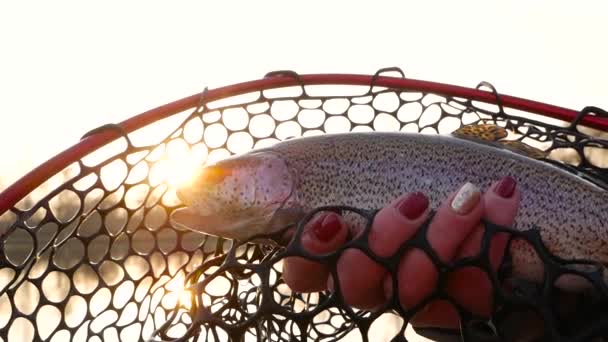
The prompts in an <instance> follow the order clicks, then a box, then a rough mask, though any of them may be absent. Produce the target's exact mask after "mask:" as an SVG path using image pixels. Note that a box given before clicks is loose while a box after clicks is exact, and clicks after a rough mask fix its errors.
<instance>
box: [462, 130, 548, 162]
mask: <svg viewBox="0 0 608 342" xmlns="http://www.w3.org/2000/svg"><path fill="white" fill-rule="evenodd" d="M452 135H453V136H455V137H458V138H462V139H468V140H477V141H479V140H481V141H485V142H491V143H496V144H499V145H500V146H502V147H504V148H506V149H508V150H510V151H512V152H515V153H519V154H522V155H524V156H527V157H530V158H533V159H543V158H546V157H547V155H548V153H547V152H545V151H542V150H539V149H538V148H536V147H532V146H530V145H527V144H525V143H523V142H521V141H517V140H502V139H504V138H506V137H507V136H508V135H509V133H508V132H507V130H506V129H505V128H503V127H500V126H497V125H493V124H479V125H465V126H462V127H460V128H459V129H457V130H456V131H454V132H453V133H452Z"/></svg>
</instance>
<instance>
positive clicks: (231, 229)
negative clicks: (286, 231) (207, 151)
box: [171, 152, 301, 240]
mask: <svg viewBox="0 0 608 342" xmlns="http://www.w3.org/2000/svg"><path fill="white" fill-rule="evenodd" d="M295 188H296V179H295V177H294V175H293V174H292V173H291V172H290V169H289V167H288V165H287V164H286V162H285V161H284V159H283V158H281V157H280V156H279V155H277V154H275V153H272V152H256V153H250V154H245V155H241V156H236V157H231V158H227V159H224V160H221V161H219V162H216V163H214V164H210V165H207V166H204V167H201V168H200V169H199V170H197V171H196V172H195V175H194V176H193V178H192V180H191V181H190V182H188V183H187V184H184V185H182V186H180V187H179V188H178V189H177V191H176V193H177V197H178V198H179V199H180V200H181V201H182V202H183V203H184V204H186V208H181V209H177V210H175V211H174V212H173V213H172V215H171V223H172V224H174V225H176V226H181V227H184V228H188V229H190V230H194V231H198V232H202V233H206V234H211V235H216V236H220V237H224V238H231V239H237V240H246V239H249V238H250V237H252V236H255V235H260V234H271V233H274V232H275V231H277V230H278V229H280V228H282V227H285V225H286V224H288V223H289V221H293V220H297V218H298V217H300V216H301V212H300V210H299V206H298V203H297V198H296V197H297V196H296V193H295Z"/></svg>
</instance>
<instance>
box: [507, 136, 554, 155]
mask: <svg viewBox="0 0 608 342" xmlns="http://www.w3.org/2000/svg"><path fill="white" fill-rule="evenodd" d="M499 142H500V143H501V144H502V145H503V146H505V147H506V148H507V149H509V150H511V151H513V152H517V153H519V154H523V155H525V156H528V157H530V158H534V159H544V158H546V157H547V156H548V155H549V154H548V153H547V152H545V151H543V150H540V149H538V148H536V147H533V146H530V145H527V144H525V143H523V142H521V141H507V140H505V141H499Z"/></svg>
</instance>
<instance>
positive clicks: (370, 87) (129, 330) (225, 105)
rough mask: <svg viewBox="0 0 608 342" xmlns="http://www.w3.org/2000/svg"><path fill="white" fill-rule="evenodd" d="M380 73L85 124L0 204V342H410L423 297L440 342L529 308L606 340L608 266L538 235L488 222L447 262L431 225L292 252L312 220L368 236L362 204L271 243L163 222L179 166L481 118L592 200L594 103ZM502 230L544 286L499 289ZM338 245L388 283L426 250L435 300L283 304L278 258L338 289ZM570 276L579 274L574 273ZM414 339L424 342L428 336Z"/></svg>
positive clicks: (293, 82) (558, 328) (310, 80)
mask: <svg viewBox="0 0 608 342" xmlns="http://www.w3.org/2000/svg"><path fill="white" fill-rule="evenodd" d="M386 72H396V73H401V76H403V73H402V72H401V71H400V70H398V69H395V68H390V69H383V70H381V71H379V72H378V73H376V74H375V75H373V76H361V75H359V76H356V75H350V76H349V75H341V76H340V75H316V76H314V75H303V76H300V75H298V74H296V73H294V72H286V71H285V72H276V73H271V74H269V75H267V77H266V78H265V79H263V80H259V81H254V82H249V83H243V84H240V85H237V86H233V87H227V88H221V89H219V90H210V91H205V92H203V93H202V94H200V95H197V96H195V97H190V98H187V99H185V100H181V101H178V102H176V103H174V104H173V105H169V106H166V107H160V108H159V109H157V110H155V111H151V112H149V113H146V114H142V115H141V116H139V117H136V118H134V119H132V120H129V121H127V122H125V123H123V124H121V125H107V126H104V127H101V128H100V129H96V130H94V131H92V132H90V133H89V134H87V136H86V137H85V138H83V141H82V142H81V143H80V144H78V145H76V146H75V147H73V148H72V149H70V150H68V151H66V152H65V153H64V154H62V155H60V156H58V157H57V158H55V159H54V160H52V161H51V162H49V163H47V164H45V165H43V166H42V167H41V168H39V169H38V170H36V171H34V172H33V173H31V174H30V175H28V176H27V177H29V178H27V177H26V180H22V181H20V182H18V183H17V184H16V185H14V186H13V187H11V188H9V189H7V190H6V191H5V192H4V193H3V194H2V195H0V204H2V205H4V206H5V207H4V208H2V207H1V206H0V208H1V209H0V214H1V216H0V219H1V222H2V223H1V224H2V226H1V227H0V233H1V235H0V236H1V240H2V243H1V244H0V248H1V250H0V338H1V339H2V340H4V341H31V340H51V341H101V340H103V341H114V340H116V341H118V340H121V341H136V340H142V341H143V340H163V341H186V340H189V341H225V340H233V341H248V340H272V341H303V340H322V341H333V340H342V339H344V340H375V341H376V340H396V341H405V340H406V339H409V340H416V339H417V338H418V337H415V335H414V334H413V333H412V331H410V330H409V328H407V326H408V321H409V320H410V318H411V317H412V315H413V314H414V313H416V312H417V311H418V310H420V309H421V308H422V307H423V306H424V305H425V304H426V303H429V302H430V301H431V300H434V299H442V300H447V301H449V302H452V303H453V304H454V306H455V307H456V309H457V310H458V312H459V314H460V316H461V321H462V324H461V329H460V331H458V332H449V331H443V332H441V333H444V335H442V336H449V335H450V334H451V333H453V336H455V337H456V338H457V339H460V338H462V339H464V340H467V341H469V340H470V341H476V340H478V341H499V340H509V339H513V338H514V337H513V336H514V334H515V332H517V331H525V330H526V329H532V328H529V327H525V326H524V325H521V324H520V325H509V322H510V317H513V315H516V316H520V317H528V316H526V315H529V314H530V312H531V313H532V315H536V316H537V317H538V318H540V320H541V322H544V324H542V325H541V329H540V331H541V334H540V335H539V337H538V339H539V340H543V339H544V340H554V341H558V340H572V341H584V340H592V339H593V338H597V339H596V340H601V339H600V338H601V337H602V336H604V335H608V324H607V323H608V322H606V319H608V316H607V315H605V314H604V311H605V307H606V305H604V304H605V302H606V298H607V296H606V295H607V292H608V291H607V290H606V287H605V286H604V284H603V282H602V281H601V276H602V272H603V269H602V267H601V266H600V265H597V264H595V263H594V262H593V261H581V260H578V261H567V260H561V259H559V258H557V257H554V256H552V255H550V254H549V253H548V252H547V250H546V249H545V248H544V247H543V245H542V242H541V240H540V235H539V234H538V232H537V231H534V230H532V231H527V232H518V231H513V230H511V229H509V228H508V227H499V226H496V225H494V224H492V223H491V222H485V226H486V229H485V234H484V238H483V244H482V252H481V253H480V254H479V255H478V256H477V257H471V258H465V259H463V260H458V261H457V262H454V263H443V262H441V261H440V260H439V258H437V256H436V255H435V253H434V251H433V250H432V248H431V247H430V245H429V244H428V242H427V240H426V238H425V231H426V227H423V228H422V229H420V231H419V233H418V234H417V235H416V236H415V237H414V238H413V239H411V240H410V241H408V242H407V243H406V244H405V245H404V246H402V248H400V249H399V251H397V252H396V253H395V255H393V256H391V257H388V258H381V257H378V256H376V255H374V254H373V253H372V252H371V251H370V250H369V248H368V247H367V245H366V243H364V242H365V237H366V234H367V232H368V230H366V231H365V232H364V233H363V234H362V235H361V237H360V238H357V239H354V240H352V241H350V242H348V243H347V244H346V245H344V246H343V247H342V248H341V249H340V250H338V251H336V252H335V253H331V254H328V255H324V256H316V255H311V254H310V253H307V252H306V251H305V250H304V249H303V248H302V246H301V243H300V241H299V237H300V235H301V232H302V227H303V225H304V224H305V223H306V222H307V221H308V219H310V217H312V215H314V213H315V212H318V211H321V210H339V211H341V212H343V213H346V212H349V213H351V214H352V215H359V216H361V217H362V218H363V219H365V220H366V221H367V222H368V228H369V223H370V222H371V221H372V220H373V217H374V214H375V212H374V211H368V210H362V209H359V208H350V207H338V206H336V207H329V208H317V209H316V210H315V211H314V212H311V213H309V215H308V216H307V217H306V218H305V219H304V220H302V221H301V222H299V224H298V225H297V227H296V228H297V232H296V234H295V238H294V239H293V240H292V242H291V243H290V244H289V245H287V246H286V247H281V248H278V247H269V246H264V245H261V244H249V243H247V242H245V241H241V242H235V241H229V240H224V239H221V238H217V237H213V236H207V235H203V234H200V233H196V232H191V231H187V230H183V229H180V228H178V227H172V226H170V223H169V221H168V217H169V216H170V214H171V213H172V211H174V210H175V209H177V208H180V207H181V206H182V204H181V203H180V202H179V200H178V199H177V197H176V195H175V190H174V189H175V186H174V183H173V180H174V179H179V178H180V177H187V174H184V170H187V169H188V166H191V165H200V164H203V163H205V162H211V161H215V160H219V159H222V158H224V157H227V156H229V155H231V154H235V153H243V152H246V151H248V150H250V149H251V148H254V147H261V146H268V145H271V144H273V143H275V142H278V141H281V140H285V139H289V138H292V137H299V136H309V135H315V134H323V133H337V132H349V131H352V132H357V131H373V130H376V131H406V132H420V133H423V134H437V133H442V134H446V133H450V132H452V131H454V130H455V129H457V128H459V127H461V126H462V125H469V124H481V123H492V124H496V125H499V126H502V127H505V128H507V129H508V130H509V132H510V133H509V139H511V140H518V141H521V142H523V143H526V144H528V145H530V146H534V147H537V148H539V149H541V150H544V151H546V152H547V153H549V154H548V157H547V158H546V159H545V161H546V162H548V163H552V164H555V165H558V166H559V167H562V168H564V169H566V170H568V171H570V172H573V173H576V174H577V175H578V176H580V177H584V178H587V179H589V180H591V181H593V182H596V183H597V184H598V185H600V186H602V187H604V183H605V181H606V180H607V174H606V172H605V167H606V166H607V165H608V164H607V162H606V160H608V159H607V158H606V157H607V156H608V155H607V154H606V152H607V149H606V148H607V146H606V144H607V143H606V141H604V140H602V139H601V138H602V137H603V136H604V135H605V134H606V133H605V131H604V130H605V128H606V126H602V123H603V121H602V120H603V117H605V116H606V113H605V112H604V111H602V110H600V109H598V108H593V107H588V108H585V109H584V110H583V111H581V112H579V113H575V112H572V111H569V110H565V109H563V108H558V107H553V106H549V105H544V104H539V103H536V102H531V101H526V100H522V99H517V98H512V97H507V96H503V95H499V94H498V93H497V92H496V90H495V89H494V88H493V87H492V86H491V85H489V84H487V83H482V84H480V86H479V87H478V88H479V89H481V90H479V89H468V88H459V87H453V86H447V85H441V84H436V83H431V82H423V81H415V80H408V79H405V78H403V77H390V76H387V75H385V74H384V73H386ZM482 90H483V91H482ZM486 90H489V91H486ZM526 108H527V109H526ZM159 113H161V114H159ZM156 114H158V115H156ZM155 115H156V116H155ZM604 124H605V122H604ZM43 181H44V182H43ZM24 189H25V190H24ZM581 196H584V194H581ZM501 231H508V232H510V233H511V234H512V235H511V236H512V237H517V238H521V239H525V240H528V241H529V242H530V243H531V244H532V245H533V246H534V248H535V249H536V251H537V253H538V255H539V256H540V257H541V259H542V260H543V261H544V262H545V272H546V274H545V282H544V283H543V284H533V283H526V282H524V281H521V282H515V283H514V284H511V286H510V287H509V288H506V287H505V286H503V285H504V284H502V283H501V282H502V280H503V275H504V274H505V273H508V261H507V262H505V264H504V265H503V267H502V268H501V269H500V270H499V271H498V272H494V271H492V269H491V268H490V266H489V265H490V264H489V261H488V257H487V249H488V244H489V241H490V239H491V237H492V236H493V235H494V234H496V233H497V232H501ZM346 248H357V249H359V250H361V251H363V252H364V253H365V254H367V255H368V256H370V258H372V259H373V260H374V261H376V262H378V263H380V264H381V265H383V266H384V267H386V269H387V270H389V271H391V272H394V271H395V260H398V258H399V257H400V256H401V255H402V254H403V253H405V252H406V251H407V250H409V249H411V248H419V249H422V250H424V251H425V252H426V253H427V254H428V255H429V257H430V258H431V260H432V261H433V262H434V263H435V265H436V267H437V269H438V271H439V273H440V277H439V283H438V286H437V289H436V290H434V291H433V292H432V294H431V295H429V297H428V298H425V299H424V300H423V302H421V303H420V304H419V305H417V306H416V307H411V308H404V307H402V306H401V305H400V303H399V302H398V300H396V299H395V298H393V299H392V300H391V301H389V302H388V303H387V304H386V305H385V306H384V307H383V308H382V309H381V310H377V311H373V312H372V311H366V310H357V309H354V308H352V307H349V306H348V305H346V304H345V303H344V301H343V299H342V295H341V292H340V286H339V282H338V284H336V289H337V290H336V291H335V292H329V291H321V292H318V293H310V294H301V293H295V292H292V291H291V290H290V289H289V287H288V286H286V284H285V283H284V281H283V279H282V277H281V269H282V268H281V265H282V260H283V259H284V258H285V257H287V256H301V257H303V258H307V259H310V260H316V261H318V262H322V263H325V264H327V265H329V266H330V269H331V270H332V271H331V272H332V274H333V275H334V279H336V278H337V277H336V276H335V274H336V269H335V264H336V260H337V259H338V258H339V256H340V254H341V253H342V252H343V251H344V250H345V249H346ZM573 263H578V264H583V265H587V266H588V267H587V268H582V269H581V268H578V269H573V268H572V267H571V265H572V264H573ZM469 266H474V267H478V268H480V269H482V270H483V271H484V272H486V273H487V274H488V276H489V279H491V281H492V283H493V284H494V311H493V314H492V316H491V317H490V318H489V319H488V318H487V317H477V316H475V315H474V314H472V313H470V312H467V310H466V309H465V308H464V306H463V305H461V303H458V302H457V301H456V300H454V299H453V298H451V297H450V296H449V295H447V294H446V293H445V291H444V288H445V277H444V276H443V275H445V274H448V273H450V272H452V271H454V270H455V269H459V268H462V267H469ZM564 273H573V274H576V275H578V276H580V277H583V278H584V279H586V280H587V281H588V282H589V283H591V284H592V285H593V287H595V288H596V291H595V292H594V293H593V294H592V295H589V294H585V295H584V296H581V298H576V301H574V302H572V303H575V304H576V305H577V306H576V310H575V312H576V314H575V315H572V314H570V315H568V314H566V313H564V312H562V311H563V310H561V309H560V307H558V305H557V304H556V303H557V302H558V299H559V298H561V296H563V294H562V293H560V291H559V290H558V289H557V288H556V287H555V286H553V282H554V281H555V279H557V277H558V276H560V275H563V274H564ZM411 281H416V279H411ZM395 285H398V284H395ZM583 297H584V298H583ZM573 305H574V304H573ZM570 311H572V310H570ZM530 317H532V316H530ZM531 320H532V319H530V320H526V321H531ZM406 328H407V331H406ZM419 332H420V333H421V334H427V335H428V336H431V335H432V334H433V333H436V332H437V331H433V330H432V329H431V330H419ZM445 338H448V337H445Z"/></svg>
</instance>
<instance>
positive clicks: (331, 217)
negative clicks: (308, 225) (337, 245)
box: [312, 213, 341, 242]
mask: <svg viewBox="0 0 608 342" xmlns="http://www.w3.org/2000/svg"><path fill="white" fill-rule="evenodd" d="M340 228H341V225H340V219H338V215H336V214H334V213H331V214H328V215H327V216H325V218H323V220H318V221H317V222H315V226H314V228H313V229H312V231H313V233H314V234H315V236H316V237H317V239H319V240H320V241H323V242H329V241H330V240H331V239H333V238H334V237H335V236H336V234H337V233H338V231H339V230H340Z"/></svg>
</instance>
